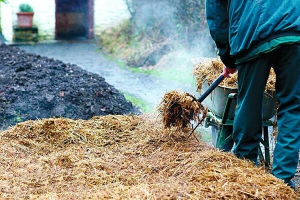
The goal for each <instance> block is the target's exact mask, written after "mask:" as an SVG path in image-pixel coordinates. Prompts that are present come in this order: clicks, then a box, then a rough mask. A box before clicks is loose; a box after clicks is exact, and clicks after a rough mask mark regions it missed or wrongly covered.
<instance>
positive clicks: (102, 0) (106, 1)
mask: <svg viewBox="0 0 300 200" xmlns="http://www.w3.org/2000/svg"><path fill="white" fill-rule="evenodd" d="M94 15H95V16H94V31H95V34H98V33H99V32H101V31H102V30H104V29H107V28H110V27H114V26H116V25H118V24H119V23H121V22H122V21H124V20H125V19H129V17H130V14H129V11H128V10H127V6H126V2H125V0H94Z"/></svg>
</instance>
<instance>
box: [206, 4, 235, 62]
mask: <svg viewBox="0 0 300 200" xmlns="http://www.w3.org/2000/svg"><path fill="white" fill-rule="evenodd" d="M227 9H228V1H227V0H206V19H207V24H208V27H209V30H210V34H211V37H212V39H213V40H214V41H215V43H216V45H217V48H218V50H219V56H220V58H221V60H222V61H223V63H224V64H225V65H226V67H228V68H236V65H235V59H234V58H233V57H232V56H231V55H230V45H229V37H228V35H229V27H228V12H227Z"/></svg>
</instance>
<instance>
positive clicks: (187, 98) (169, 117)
mask: <svg viewBox="0 0 300 200" xmlns="http://www.w3.org/2000/svg"><path fill="white" fill-rule="evenodd" d="M158 111H159V112H160V113H161V115H162V118H163V124H164V127H165V128H168V127H171V126H173V127H177V128H181V129H184V128H186V127H188V126H189V125H191V121H197V122H198V123H200V122H201V121H203V119H204V117H205V115H206V110H205V109H204V107H203V106H202V105H201V104H200V103H199V102H198V101H197V99H196V98H195V97H194V96H193V95H191V94H189V93H186V92H184V93H181V92H179V91H175V90H174V91H170V92H167V93H166V94H165V95H164V97H163V99H162V101H161V103H160V104H159V106H158ZM200 116H202V118H201V119H200Z"/></svg>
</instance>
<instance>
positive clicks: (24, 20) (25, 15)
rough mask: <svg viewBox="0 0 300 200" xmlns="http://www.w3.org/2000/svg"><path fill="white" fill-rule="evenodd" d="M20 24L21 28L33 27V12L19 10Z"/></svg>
mask: <svg viewBox="0 0 300 200" xmlns="http://www.w3.org/2000/svg"><path fill="white" fill-rule="evenodd" d="M17 15H18V26H19V27H21V28H28V27H32V19H33V15H34V13H33V12H18V13H17Z"/></svg>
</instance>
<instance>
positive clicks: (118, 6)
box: [1, 0, 130, 41]
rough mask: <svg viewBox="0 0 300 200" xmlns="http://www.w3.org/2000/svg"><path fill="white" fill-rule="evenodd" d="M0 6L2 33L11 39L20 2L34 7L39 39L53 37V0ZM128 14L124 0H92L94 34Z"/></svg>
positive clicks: (15, 0)
mask: <svg viewBox="0 0 300 200" xmlns="http://www.w3.org/2000/svg"><path fill="white" fill-rule="evenodd" d="M6 2H7V3H6V4H3V3H2V6H1V16H2V17H1V24H2V33H3V35H4V37H5V39H6V40H8V41H12V37H13V28H12V27H13V25H17V14H16V13H17V12H18V11H19V5H20V4H21V3H28V4H30V5H31V6H32V7H33V9H34V17H33V24H34V25H36V26H37V27H38V29H39V39H40V40H53V39H54V37H55V0H43V1H39V0H7V1H6ZM129 17H130V15H129V12H128V10H127V7H126V3H125V0H94V34H95V35H97V34H99V32H100V31H102V30H104V29H106V28H109V27H113V26H116V25H118V24H119V23H120V22H122V21H123V20H124V19H129Z"/></svg>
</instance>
